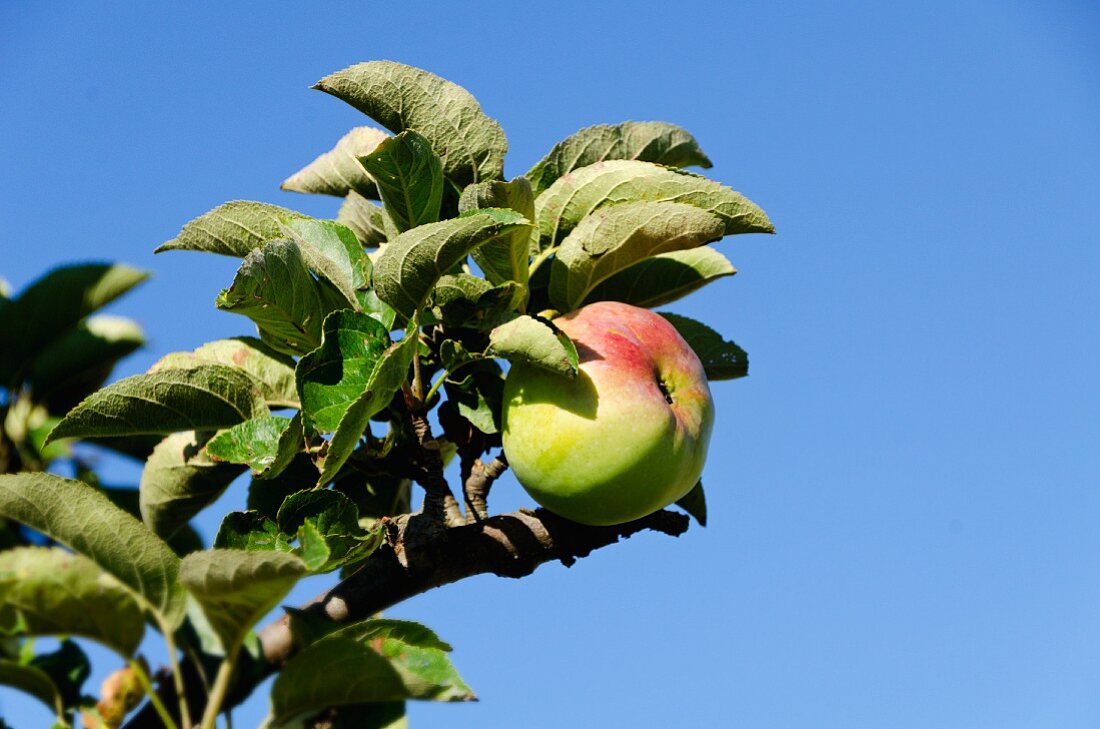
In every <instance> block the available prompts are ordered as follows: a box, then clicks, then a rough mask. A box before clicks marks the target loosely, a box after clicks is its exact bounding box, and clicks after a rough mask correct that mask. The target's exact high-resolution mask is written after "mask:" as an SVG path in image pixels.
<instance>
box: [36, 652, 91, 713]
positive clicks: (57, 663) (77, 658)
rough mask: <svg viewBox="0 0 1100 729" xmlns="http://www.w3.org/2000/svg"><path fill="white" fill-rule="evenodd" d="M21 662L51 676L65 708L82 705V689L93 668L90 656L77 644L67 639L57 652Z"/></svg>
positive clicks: (39, 655) (42, 654) (40, 654)
mask: <svg viewBox="0 0 1100 729" xmlns="http://www.w3.org/2000/svg"><path fill="white" fill-rule="evenodd" d="M21 662H22V663H23V665H27V666H30V667H32V668H37V669H38V670H40V671H42V672H43V673H45V674H46V675H47V676H49V678H50V680H51V681H53V685H54V686H55V687H56V688H57V690H58V692H59V693H60V696H61V703H62V705H63V706H65V707H66V708H69V707H75V706H78V705H80V703H81V702H82V700H83V694H82V691H81V689H82V687H83V686H84V682H85V681H87V680H88V676H89V675H91V673H92V666H91V664H90V663H89V662H88V656H87V655H86V654H85V653H84V651H83V650H81V648H80V646H78V645H77V644H76V643H74V642H73V641H71V640H69V639H68V638H66V639H64V640H62V641H61V643H60V645H59V646H58V647H57V650H55V651H52V652H50V653H39V654H38V655H36V656H34V657H33V658H30V659H29V660H22V661H21Z"/></svg>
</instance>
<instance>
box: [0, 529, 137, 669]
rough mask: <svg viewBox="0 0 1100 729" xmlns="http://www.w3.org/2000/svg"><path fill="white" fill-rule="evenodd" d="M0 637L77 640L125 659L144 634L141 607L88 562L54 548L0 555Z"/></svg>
mask: <svg viewBox="0 0 1100 729" xmlns="http://www.w3.org/2000/svg"><path fill="white" fill-rule="evenodd" d="M0 595H3V596H4V599H3V602H2V603H0V633H6V634H8V635H78V636H82V637H85V638H91V639H92V640H95V641H97V642H99V643H102V644H103V645H105V646H107V647H109V648H112V649H113V650H115V651H117V652H118V653H119V654H120V655H123V656H126V657H129V656H132V655H133V653H134V651H136V650H137V648H138V645H139V644H140V643H141V638H142V636H143V635H144V634H145V621H144V620H143V619H142V609H141V605H140V604H139V603H138V601H137V600H136V599H135V598H134V595H133V593H131V592H130V590H129V589H128V588H126V587H125V586H123V585H122V583H120V582H118V581H117V580H116V579H115V578H114V577H112V576H110V575H109V574H107V573H106V572H104V571H103V570H101V569H100V568H99V566H98V565H96V564H95V563H94V562H92V561H91V560H90V559H88V558H87V557H84V556H81V555H79V554H71V553H69V552H66V551H64V550H62V549H58V548H46V547H18V548H15V549H9V550H6V551H3V552H0Z"/></svg>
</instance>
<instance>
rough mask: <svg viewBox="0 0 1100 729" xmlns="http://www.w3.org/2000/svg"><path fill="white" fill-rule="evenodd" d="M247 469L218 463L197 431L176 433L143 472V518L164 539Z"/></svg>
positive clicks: (155, 452)
mask: <svg viewBox="0 0 1100 729" xmlns="http://www.w3.org/2000/svg"><path fill="white" fill-rule="evenodd" d="M243 470H244V469H243V468H241V467H240V466H237V465H234V464H232V463H217V462H215V461H213V460H211V459H210V457H209V456H207V454H206V452H205V451H204V450H203V441H202V440H199V439H197V438H196V436H195V432H194V431H185V432H182V433H173V434H172V435H169V436H168V437H167V438H165V439H164V440H162V441H161V442H160V444H159V445H158V446H157V447H156V448H154V449H153V453H152V455H150V456H149V460H148V461H146V463H145V468H144V469H143V470H142V472H141V484H140V487H139V488H140V492H141V518H142V521H144V522H145V524H146V525H147V526H148V527H149V528H150V529H152V530H153V531H154V532H156V533H157V535H158V536H160V537H161V538H162V539H167V538H169V537H171V536H172V535H173V534H175V533H176V532H177V531H178V530H179V529H180V528H181V527H183V525H185V524H186V523H187V522H188V521H190V520H191V517H193V516H195V515H196V514H198V513H199V512H200V511H202V510H203V509H205V508H206V507H207V506H209V505H210V504H212V503H213V502H214V501H215V500H216V499H217V498H218V497H219V496H221V495H222V493H223V492H224V491H225V489H226V487H227V486H229V484H230V482H232V481H233V479H235V478H236V477H237V476H239V475H241V472H242V471H243Z"/></svg>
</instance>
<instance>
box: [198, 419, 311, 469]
mask: <svg viewBox="0 0 1100 729" xmlns="http://www.w3.org/2000/svg"><path fill="white" fill-rule="evenodd" d="M302 445H303V443H302V419H301V413H297V414H295V416H294V417H293V418H284V417H282V416H280V415H263V416H260V417H258V418H253V419H251V420H246V421H244V422H243V423H238V424H237V425H234V426H233V427H232V428H229V429H227V430H224V431H222V432H221V433H218V435H216V436H215V437H213V438H212V439H210V441H209V442H208V443H207V444H206V453H207V455H208V456H210V458H211V460H213V461H215V462H220V463H237V464H240V465H242V466H248V467H249V468H251V469H252V472H253V475H255V476H257V477H258V478H272V477H274V476H278V475H279V474H280V473H282V472H283V470H284V469H285V468H286V467H287V466H288V465H290V461H291V460H292V459H293V458H294V456H295V455H296V454H297V453H298V451H299V450H301V448H302Z"/></svg>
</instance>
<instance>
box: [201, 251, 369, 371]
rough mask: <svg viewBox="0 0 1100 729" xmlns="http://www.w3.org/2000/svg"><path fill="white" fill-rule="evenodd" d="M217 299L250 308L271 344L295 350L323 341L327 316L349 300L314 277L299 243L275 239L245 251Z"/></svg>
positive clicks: (229, 306) (239, 309) (227, 306)
mask: <svg viewBox="0 0 1100 729" xmlns="http://www.w3.org/2000/svg"><path fill="white" fill-rule="evenodd" d="M216 305H217V307H218V308H219V309H222V310H224V311H232V312H234V313H237V314H244V315H245V316H247V317H248V318H249V319H251V320H252V321H254V322H255V323H256V328H257V329H258V330H259V333H260V339H262V340H263V341H264V343H265V344H267V345H269V346H271V347H273V348H274V349H276V350H278V351H280V352H283V353H285V354H291V355H295V354H305V353H306V352H308V351H310V350H311V349H314V348H315V347H316V346H317V345H318V344H320V343H321V323H322V322H323V321H324V320H325V316H327V315H328V313H329V312H331V311H334V310H335V309H340V308H343V307H346V306H348V303H347V302H345V301H344V300H343V297H342V296H340V295H339V294H338V293H337V292H336V291H335V290H332V291H331V293H330V292H329V291H327V290H326V289H325V287H324V286H323V285H322V283H321V282H319V281H317V280H316V279H314V278H313V276H312V275H311V274H310V272H309V269H308V268H307V267H306V264H305V260H304V258H303V257H302V252H301V249H300V248H299V247H298V245H297V244H296V243H294V242H292V241H289V240H273V241H270V242H268V243H265V244H264V245H263V247H262V248H259V249H257V250H255V251H252V252H251V253H249V254H248V255H247V256H245V259H244V262H243V263H242V264H241V267H240V268H239V269H238V270H237V275H236V276H235V277H234V279H233V284H232V285H231V286H230V287H229V288H228V289H225V290H224V291H222V292H221V293H220V294H219V295H218V299H217V302H216Z"/></svg>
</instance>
